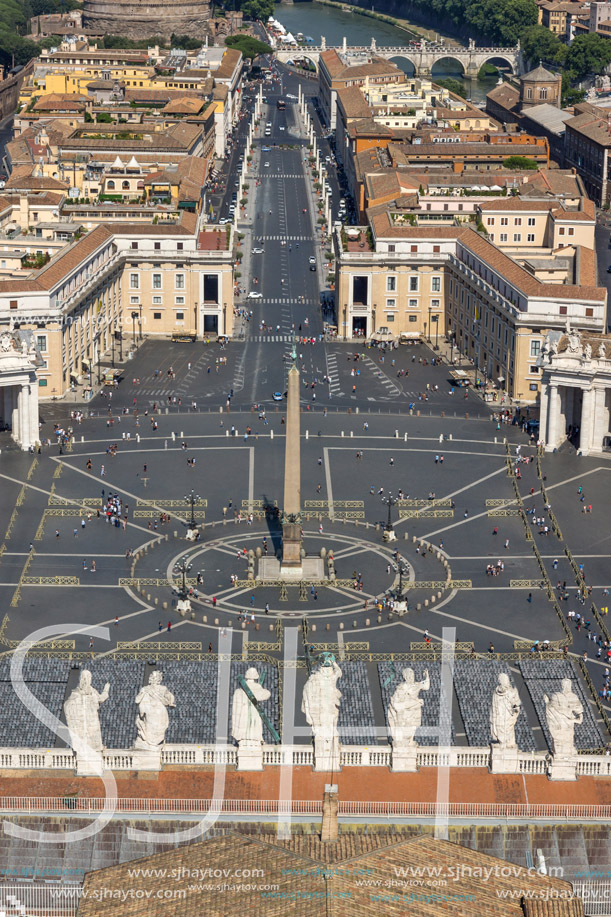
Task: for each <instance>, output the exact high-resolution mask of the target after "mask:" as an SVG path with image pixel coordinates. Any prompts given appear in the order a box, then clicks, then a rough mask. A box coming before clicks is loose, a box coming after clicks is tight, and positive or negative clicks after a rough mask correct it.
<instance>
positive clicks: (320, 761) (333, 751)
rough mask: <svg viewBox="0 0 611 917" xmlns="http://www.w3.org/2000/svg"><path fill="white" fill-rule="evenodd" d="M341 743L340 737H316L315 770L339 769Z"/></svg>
mask: <svg viewBox="0 0 611 917" xmlns="http://www.w3.org/2000/svg"><path fill="white" fill-rule="evenodd" d="M339 755H340V744H339V739H338V738H336V737H335V738H332V739H323V738H316V737H315V738H314V770H315V771H319V772H321V771H325V772H326V773H328V772H329V771H339V769H340V766H339Z"/></svg>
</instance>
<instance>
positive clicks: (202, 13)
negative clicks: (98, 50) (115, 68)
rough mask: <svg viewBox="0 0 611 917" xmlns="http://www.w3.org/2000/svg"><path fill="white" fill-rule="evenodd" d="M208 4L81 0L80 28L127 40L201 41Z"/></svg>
mask: <svg viewBox="0 0 611 917" xmlns="http://www.w3.org/2000/svg"><path fill="white" fill-rule="evenodd" d="M209 20H210V3H209V2H208V0H183V2H181V3H179V4H168V3H167V2H165V0H159V2H157V0H143V2H138V0H135V2H134V0H85V4H84V6H83V28H84V29H86V30H87V31H89V32H92V33H95V34H100V35H124V36H126V37H127V38H135V39H138V38H152V37H153V36H156V35H159V36H161V37H164V38H166V37H167V38H169V37H170V35H171V34H172V33H173V32H174V33H175V34H176V35H190V36H191V37H192V38H198V39H201V41H202V43H203V42H204V39H205V37H206V35H207V34H208V22H209Z"/></svg>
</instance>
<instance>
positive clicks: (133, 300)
mask: <svg viewBox="0 0 611 917" xmlns="http://www.w3.org/2000/svg"><path fill="white" fill-rule="evenodd" d="M152 301H153V305H154V306H161V305H162V304H163V296H153V298H152ZM129 304H130V306H139V305H140V297H139V296H130V297H129ZM174 304H175V305H177V306H184V304H185V297H184V296H175V297H174Z"/></svg>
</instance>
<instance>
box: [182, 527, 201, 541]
mask: <svg viewBox="0 0 611 917" xmlns="http://www.w3.org/2000/svg"><path fill="white" fill-rule="evenodd" d="M197 535H198V532H197V529H191V528H189V529H187V534H186V535H185V538H186V539H187V541H197Z"/></svg>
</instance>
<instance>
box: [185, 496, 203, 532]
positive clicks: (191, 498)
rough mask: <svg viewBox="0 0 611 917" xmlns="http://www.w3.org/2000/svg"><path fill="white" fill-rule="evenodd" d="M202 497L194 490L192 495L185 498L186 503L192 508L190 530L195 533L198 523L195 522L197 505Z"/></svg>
mask: <svg viewBox="0 0 611 917" xmlns="http://www.w3.org/2000/svg"><path fill="white" fill-rule="evenodd" d="M200 500H201V497H200V495H199V494H196V493H195V492H194V491H193V490H192V491H191V493H190V494H189V495H188V496H186V497H185V502H186V503H188V504H189V505H190V506H191V518H190V520H189V528H190V529H191V530H192V531H194V530H195V529H197V522H196V521H195V504H196V503H199V501H200Z"/></svg>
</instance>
